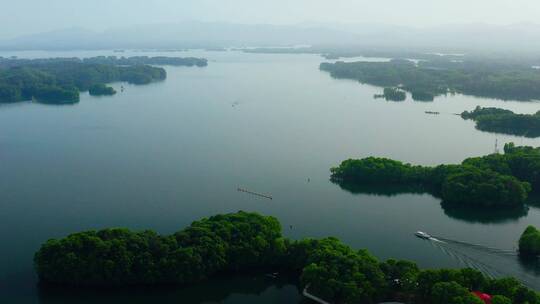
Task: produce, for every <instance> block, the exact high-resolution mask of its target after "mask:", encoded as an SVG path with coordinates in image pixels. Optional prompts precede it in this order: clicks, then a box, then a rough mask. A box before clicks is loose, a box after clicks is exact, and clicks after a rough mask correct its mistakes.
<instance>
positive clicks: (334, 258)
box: [301, 238, 386, 303]
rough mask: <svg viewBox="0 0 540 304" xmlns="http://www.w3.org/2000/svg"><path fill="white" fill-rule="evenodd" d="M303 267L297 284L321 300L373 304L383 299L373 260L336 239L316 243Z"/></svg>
mask: <svg viewBox="0 0 540 304" xmlns="http://www.w3.org/2000/svg"><path fill="white" fill-rule="evenodd" d="M306 265H307V266H306V267H305V268H304V270H303V272H302V277H301V281H302V283H303V284H304V285H309V286H310V290H314V291H315V292H316V294H317V295H318V296H320V297H322V298H325V299H332V300H333V301H335V302H338V303H374V302H375V301H376V300H377V299H380V298H382V297H383V295H384V291H385V289H386V281H385V278H384V274H383V272H382V271H381V269H380V268H379V263H378V262H377V260H376V259H375V258H374V257H372V256H371V255H369V254H368V253H367V252H366V251H354V250H352V249H351V248H350V247H348V246H346V245H344V244H343V243H341V242H340V241H339V240H337V239H334V238H328V239H323V240H320V241H318V244H317V246H316V248H315V249H314V250H313V251H312V252H310V254H309V256H308V259H307V261H306Z"/></svg>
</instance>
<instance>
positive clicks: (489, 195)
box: [442, 166, 530, 207]
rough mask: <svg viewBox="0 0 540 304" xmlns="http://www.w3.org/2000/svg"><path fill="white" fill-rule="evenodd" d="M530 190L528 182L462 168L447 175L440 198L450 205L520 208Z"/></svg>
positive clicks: (486, 171)
mask: <svg viewBox="0 0 540 304" xmlns="http://www.w3.org/2000/svg"><path fill="white" fill-rule="evenodd" d="M529 191H530V185H529V184H528V183H524V182H520V181H519V180H517V179H516V178H515V177H513V176H509V175H501V174H498V173H496V172H495V171H491V170H482V169H479V168H477V167H472V166H462V167H461V168H460V170H459V172H457V173H453V174H450V175H448V176H447V178H446V180H445V181H444V183H443V186H442V197H443V199H444V201H445V202H447V203H451V204H467V205H477V206H484V207H492V206H519V205H522V204H523V202H525V200H526V199H527V194H528V192H529Z"/></svg>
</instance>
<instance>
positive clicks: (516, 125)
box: [461, 107, 540, 137]
mask: <svg viewBox="0 0 540 304" xmlns="http://www.w3.org/2000/svg"><path fill="white" fill-rule="evenodd" d="M461 117H462V118H463V119H471V120H473V121H475V122H476V128H477V129H478V130H481V131H486V132H493V133H502V134H510V135H519V136H525V137H539V136H540V111H538V112H536V113H535V114H515V113H514V112H512V111H510V110H504V109H499V108H481V107H476V109H474V110H473V111H470V112H468V111H465V112H463V113H461Z"/></svg>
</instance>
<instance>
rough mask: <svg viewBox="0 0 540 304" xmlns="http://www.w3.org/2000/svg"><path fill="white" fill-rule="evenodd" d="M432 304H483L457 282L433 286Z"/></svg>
mask: <svg viewBox="0 0 540 304" xmlns="http://www.w3.org/2000/svg"><path fill="white" fill-rule="evenodd" d="M429 303H431V304H483V302H482V301H481V300H480V299H479V298H477V297H475V296H474V295H473V294H471V292H470V291H469V290H467V288H465V287H463V286H461V285H459V284H458V283H456V282H441V283H437V284H435V285H433V288H432V290H431V295H430V301H429Z"/></svg>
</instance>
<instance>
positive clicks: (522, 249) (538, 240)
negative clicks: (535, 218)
mask: <svg viewBox="0 0 540 304" xmlns="http://www.w3.org/2000/svg"><path fill="white" fill-rule="evenodd" d="M519 253H520V254H521V255H524V256H540V230H538V229H537V228H536V227H534V226H529V227H527V229H525V231H524V232H523V234H522V235H521V237H520V238H519Z"/></svg>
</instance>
